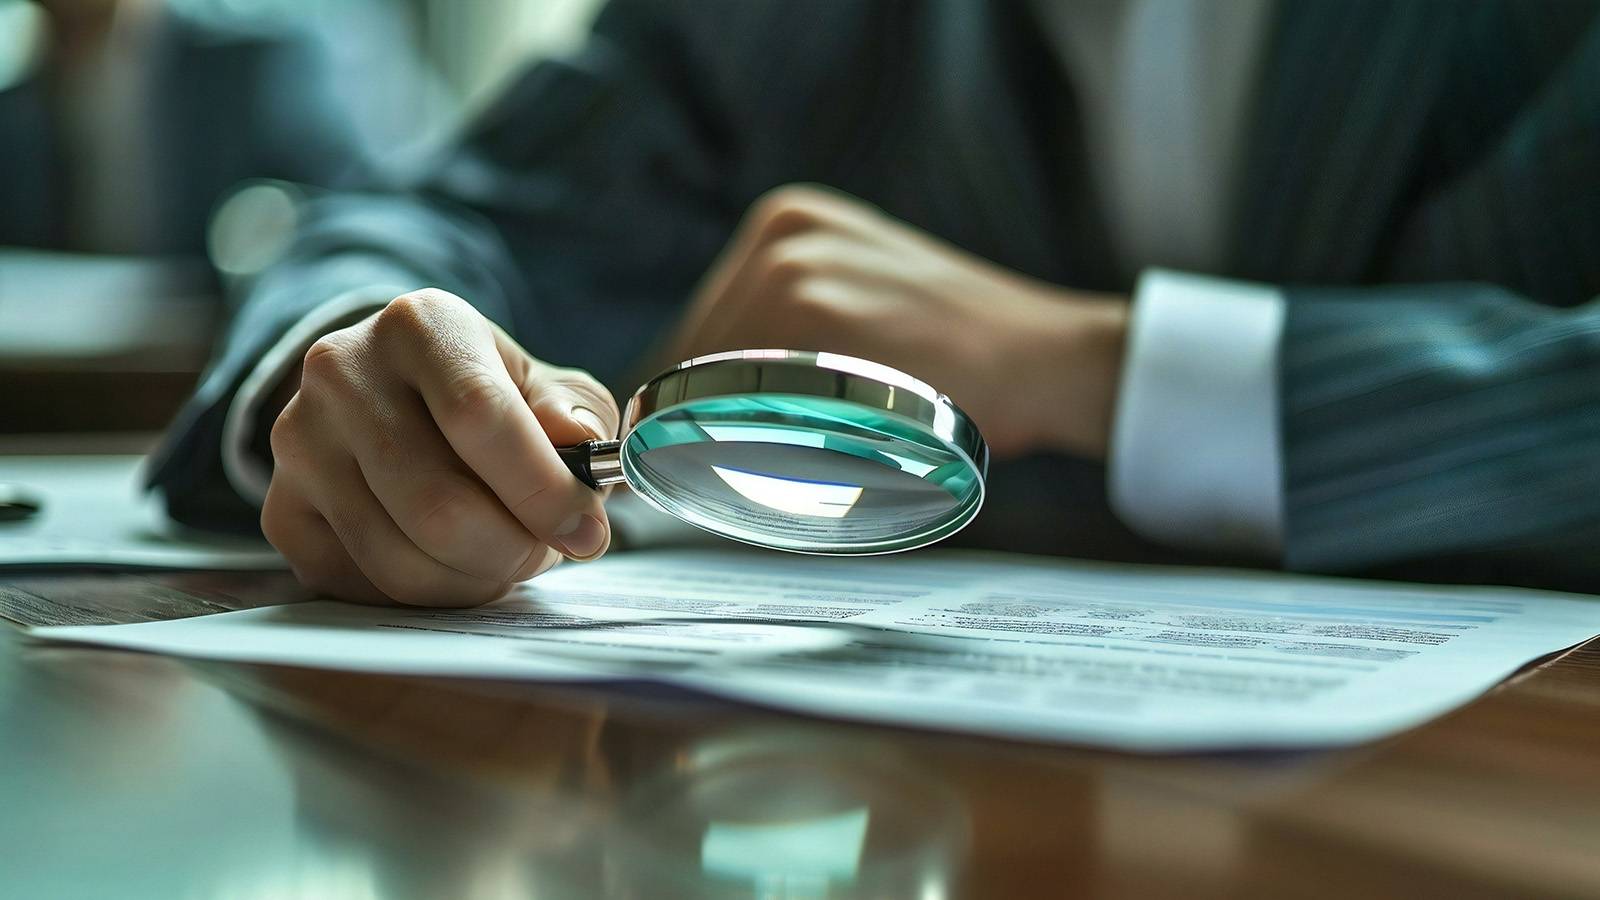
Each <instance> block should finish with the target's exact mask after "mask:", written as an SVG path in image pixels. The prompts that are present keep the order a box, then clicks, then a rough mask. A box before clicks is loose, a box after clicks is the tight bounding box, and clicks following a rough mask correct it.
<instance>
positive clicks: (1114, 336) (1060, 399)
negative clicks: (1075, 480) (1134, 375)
mask: <svg viewBox="0 0 1600 900" xmlns="http://www.w3.org/2000/svg"><path fill="white" fill-rule="evenodd" d="M1041 324H1042V325H1043V327H1037V328H1035V329H1033V330H1032V336H1033V341H1034V345H1035V350H1034V352H1033V354H1032V355H1031V357H1030V358H1031V359H1032V360H1033V361H1034V362H1033V366H1032V371H1033V372H1034V373H1035V374H1034V375H1033V376H1032V377H1030V379H1029V381H1030V383H1031V384H1033V385H1035V386H1036V392H1035V395H1034V396H1035V399H1034V401H1033V408H1034V410H1035V412H1034V415H1035V416H1036V417H1037V423H1038V427H1039V431H1040V439H1039V441H1038V443H1039V449H1042V450H1047V451H1052V452H1057V453H1068V454H1071V455H1073V456H1080V457H1084V458H1087V459H1095V460H1103V459H1105V458H1106V456H1107V454H1108V452H1109V448H1110V444H1111V426H1112V421H1113V420H1114V418H1115V416H1116V409H1117V387H1118V384H1119V382H1120V381H1121V378H1122V364H1123V357H1124V355H1125V352H1126V343H1127V336H1128V299H1127V298H1126V297H1123V296H1120V295H1115V294H1085V293H1077V292H1071V293H1066V294H1065V296H1058V297H1056V298H1053V302H1052V303H1051V304H1050V309H1049V311H1048V314H1047V315H1046V316H1044V317H1043V322H1042V323H1041Z"/></svg>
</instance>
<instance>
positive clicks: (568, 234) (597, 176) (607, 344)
mask: <svg viewBox="0 0 1600 900" xmlns="http://www.w3.org/2000/svg"><path fill="white" fill-rule="evenodd" d="M667 12H671V10H670V8H668V6H667V5H665V4H655V3H648V2H629V3H617V4H613V5H612V6H611V7H609V8H608V9H607V10H606V11H605V12H604V13H603V14H602V16H601V18H600V19H599V20H598V21H597V23H596V26H595V31H594V34H593V36H592V38H591V39H590V41H589V43H588V44H587V46H586V47H585V49H584V50H583V51H582V52H581V53H579V54H578V55H576V56H574V57H572V58H569V59H565V60H552V61H547V62H543V63H540V64H537V65H535V66H533V67H531V68H530V69H529V70H527V71H526V72H525V73H524V74H523V75H522V76H521V77H520V78H518V79H516V80H515V81H514V82H513V83H512V84H511V86H510V87H509V89H508V90H507V91H506V92H505V93H504V94H503V95H502V96H501V98H500V100H499V101H498V102H497V103H496V104H495V105H494V106H493V107H491V108H490V109H488V110H486V111H485V112H484V114H482V115H481V116H480V117H479V118H478V119H477V120H476V122H475V124H474V125H473V126H472V127H471V128H470V129H469V130H468V131H467V132H466V133H465V134H464V135H463V136H462V137H461V139H460V140H458V141H457V142H455V143H453V144H452V145H451V147H450V148H449V149H448V150H447V151H445V152H444V153H442V154H441V155H440V156H439V158H438V159H436V160H435V161H434V162H433V163H432V164H430V165H429V166H428V167H427V171H426V173H425V174H424V175H423V176H422V177H419V178H417V179H415V180H414V181H412V182H411V183H410V184H409V186H406V187H404V188H402V189H390V190H375V191H372V192H367V193H354V192H350V193H340V194H333V195H325V196H322V197H320V198H318V199H316V200H313V201H311V202H310V203H309V204H307V206H306V208H305V211H304V217H303V223H302V225H301V227H300V228H299V230H298V232H297V237H296V239H295V241H294V243H293V245H292V247H291V248H290V250H289V251H288V252H287V253H286V255H285V257H284V258H283V259H282V260H281V261H280V262H279V263H278V264H276V265H274V266H272V267H271V268H269V269H268V270H267V271H266V272H265V273H264V274H263V275H262V276H261V277H260V278H259V279H258V280H257V281H256V282H255V283H253V284H251V285H249V286H247V287H246V289H245V290H243V291H242V292H241V293H242V298H243V300H242V304H241V306H240V308H239V310H238V312H237V315H236V316H235V318H234V319H233V322H232V324H231V326H230V327H229V329H228V331H227V334H226V338H225V341H224V343H223V346H222V348H221V350H220V352H219V354H218V355H217V357H216V360H215V362H214V364H213V365H212V367H211V369H210V370H209V371H208V372H207V373H206V374H205V375H204V376H203V378H202V383H201V386H200V388H199V390H198V391H197V393H196V395H195V397H194V398H193V399H192V400H191V401H190V403H189V404H188V405H187V407H186V408H185V409H184V410H183V411H182V413H181V414H180V416H179V419H178V421H177V422H176V423H175V424H174V426H173V427H172V428H171V429H170V430H169V434H168V438H167V441H166V443H165V444H164V446H163V447H162V448H161V449H160V450H159V451H158V452H157V454H156V456H155V457H154V458H153V460H152V466H151V469H150V471H151V473H152V474H151V478H150V483H151V485H152V487H154V488H156V489H158V490H159V491H160V492H161V493H162V494H163V496H164V498H165V500H166V503H167V509H168V512H169V514H171V515H172V516H173V518H175V519H177V520H179V521H182V522H185V523H188V524H191V525H196V526H200V527H208V528H220V529H226V530H237V531H251V530H254V529H255V528H256V527H257V526H256V517H257V511H256V508H255V505H254V504H253V503H251V502H250V501H249V500H247V499H246V498H245V497H242V496H240V492H239V491H238V490H236V489H235V488H234V487H233V486H232V485H231V484H230V482H229V479H228V478H227V473H226V472H225V470H224V466H223V463H222V459H223V454H222V450H221V443H222V440H223V432H224V423H225V420H226V418H227V410H228V408H229V406H230V402H231V398H232V397H233V396H234V394H235V392H237V391H238V389H239V387H240V385H241V383H242V382H244V381H245V380H246V378H247V377H248V376H249V374H250V372H251V371H252V370H253V369H254V367H255V364H256V362H257V361H258V360H260V359H261V357H262V355H263V354H264V353H265V352H266V351H267V349H268V348H269V347H271V346H273V345H274V344H277V343H278V342H279V341H280V340H281V339H282V338H283V337H284V336H285V335H286V334H288V333H289V332H290V330H291V329H292V328H294V327H295V325H296V323H297V322H299V321H300V320H301V319H302V318H303V317H304V316H306V315H307V314H308V313H310V312H311V311H312V310H314V309H317V308H319V307H322V306H323V305H325V304H326V303H328V301H330V300H331V299H333V298H335V297H339V296H341V295H346V294H348V293H350V292H353V291H361V290H363V289H366V290H371V289H373V288H374V286H378V285H381V286H384V289H385V290H388V291H392V293H391V294H390V296H393V293H399V292H401V291H404V290H410V289H415V288H420V287H424V286H432V287H440V288H443V289H445V290H449V291H451V292H454V293H456V294H459V295H461V296H462V297H465V298H467V299H468V300H469V301H470V302H472V303H473V304H474V305H475V306H477V307H478V308H479V309H480V311H482V312H483V313H484V314H485V315H486V316H488V317H489V318H491V319H493V320H495V321H496V322H498V323H499V324H500V325H502V326H503V327H505V328H506V329H507V330H508V331H509V332H510V333H511V334H513V335H514V336H515V337H516V338H517V339H518V340H519V341H520V342H521V343H522V344H523V345H524V346H525V347H527V348H528V350H529V351H530V352H531V353H533V354H534V355H536V356H539V357H541V358H544V359H547V360H550V361H552V362H555V363H558V364H562V365H573V366H580V367H583V368H586V369H589V370H590V371H592V372H594V373H595V374H596V376H597V377H599V378H600V379H601V380H602V381H604V382H606V383H607V384H608V385H610V386H612V387H613V389H617V388H619V387H620V386H621V385H622V383H623V381H624V379H625V377H626V375H627V374H630V373H628V372H627V370H628V368H629V367H630V366H631V365H633V364H634V363H635V362H636V361H637V360H638V359H639V358H641V357H643V356H644V355H645V351H646V349H647V345H648V344H649V343H650V342H651V341H652V340H654V338H655V336H656V335H657V334H658V333H659V332H660V330H661V329H662V327H663V326H664V325H665V323H667V322H668V321H670V318H671V316H672V315H673V312H674V310H675V309H676V307H677V305H678V304H679V303H680V302H681V301H682V300H683V298H684V297H686V296H687V294H688V293H689V292H690V290H691V289H692V287H693V284H694V282H695V280H696V279H697V278H698V277H699V275H700V273H701V272H703V271H704V270H705V268H706V267H707V266H708V265H709V264H710V261H711V259H712V258H713V257H714V255H715V254H716V252H717V251H718V249H719V248H720V247H721V245H722V242H723V240H724V239H725V237H726V235H727V234H728V232H729V231H730V230H731V228H732V224H733V220H734V217H735V216H736V215H737V213H738V212H739V211H740V210H741V209H742V207H737V206H732V205H730V204H727V203H725V202H721V201H720V200H719V195H718V192H717V190H716V186H717V185H718V183H719V181H718V177H717V176H718V173H719V172H721V171H723V170H724V165H725V161H726V157H727V155H728V154H729V153H730V152H731V150H730V148H729V147H728V146H727V142H726V140H725V139H724V138H723V136H724V135H725V134H726V133H727V130H726V129H724V128H721V127H720V123H719V122H718V121H717V120H716V117H715V115H714V114H713V113H712V111H711V110H712V107H713V104H711V103H710V102H709V101H708V100H706V99H705V98H704V97H702V96H701V95H700V92H699V88H700V86H701V85H702V84H704V83H706V82H708V81H709V79H706V78H704V77H703V76H701V75H698V74H697V73H696V72H695V71H693V70H691V69H689V68H686V67H687V66H689V65H690V63H691V61H692V60H693V59H694V58H695V54H691V53H687V52H685V51H684V50H683V48H682V47H681V46H679V41H680V39H681V37H682V36H681V35H679V34H678V33H677V32H676V31H675V28H676V26H677V25H679V24H681V21H680V20H682V19H683V18H685V17H684V16H674V15H666V14H665V13H667ZM262 430H263V431H264V429H262Z"/></svg>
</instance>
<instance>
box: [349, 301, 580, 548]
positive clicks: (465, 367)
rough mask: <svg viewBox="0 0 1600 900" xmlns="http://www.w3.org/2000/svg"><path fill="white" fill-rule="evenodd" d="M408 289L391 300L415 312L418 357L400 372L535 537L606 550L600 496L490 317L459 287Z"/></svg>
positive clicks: (411, 333)
mask: <svg viewBox="0 0 1600 900" xmlns="http://www.w3.org/2000/svg"><path fill="white" fill-rule="evenodd" d="M408 296H412V297H414V298H415V299H410V300H405V302H404V303H403V304H402V301H401V300H397V301H395V303H391V304H390V307H391V308H393V307H394V306H395V305H396V304H402V305H401V308H400V309H399V310H397V311H396V312H395V313H393V314H392V317H393V318H399V319H402V320H403V319H408V318H415V319H416V320H417V321H414V322H410V323H407V324H405V326H404V328H403V330H404V331H405V332H407V334H408V340H410V341H411V342H412V344H413V347H414V348H415V349H416V351H417V353H418V355H419V356H420V358H419V359H417V360H415V361H414V362H415V364H414V365H411V366H403V367H400V368H401V372H400V377H401V378H402V379H405V380H406V381H407V382H408V383H409V384H411V385H412V386H413V387H414V388H416V390H417V391H418V393H420V394H421V395H422V399H423V402H424V403H426V404H427V407H428V411H429V414H430V415H432V417H433V420H434V422H435V423H436V424H437V425H438V426H439V430H440V431H441V432H442V433H443V434H444V437H445V440H447V441H448V442H449V444H450V447H451V448H452V449H453V450H454V451H455V452H456V455H457V456H459V457H460V458H461V460H462V462H464V463H466V464H467V466H468V467H469V468H471V469H472V471H473V472H474V473H475V474H476V475H477V476H478V477H479V478H480V479H482V481H483V483H484V484H485V485H486V486H487V487H488V488H489V490H490V491H492V492H493V493H494V495H495V496H496V497H498V498H499V500H500V502H501V503H502V504H504V505H505V508H506V509H507V510H509V511H510V512H511V514H512V515H513V516H515V517H516V519H517V521H519V522H521V523H522V525H523V527H525V528H527V529H528V531H529V532H531V533H532V534H533V535H534V536H536V537H538V538H539V539H540V540H542V541H545V542H546V543H548V544H550V545H552V546H554V547H556V548H558V549H560V550H561V551H562V552H563V553H564V554H566V555H567V556H569V557H572V558H574V559H591V558H593V557H595V556H598V555H600V553H601V552H602V551H603V550H604V549H605V547H606V544H607V543H608V541H609V539H610V534H609V529H608V528H607V527H606V524H605V522H606V518H605V510H604V508H603V507H602V505H601V500H600V496H599V494H598V493H596V492H595V491H594V490H593V489H592V488H590V487H589V486H588V485H586V484H584V483H583V482H581V481H579V480H578V478H577V477H576V476H575V475H573V474H572V472H571V471H570V470H569V469H568V468H567V467H566V464H565V463H563V462H562V461H561V457H560V456H558V455H557V454H556V449H555V447H554V445H553V444H552V443H551V441H550V438H549V436H548V435H546V434H545V432H544V429H543V428H542V427H541V426H540V424H539V420H538V418H537V417H535V416H534V413H533V410H532V409H531V408H530V407H529V405H528V401H527V400H526V399H525V398H524V397H523V395H522V392H521V390H520V389H519V388H518V386H517V384H516V383H515V382H514V381H513V380H512V378H511V375H510V373H509V371H508V367H507V361H506V360H505V359H504V358H502V356H501V352H502V351H501V348H500V347H499V346H498V345H497V343H496V341H495V335H494V331H493V329H492V327H491V326H490V324H489V322H488V320H487V319H485V318H483V317H482V316H481V315H480V314H479V313H478V312H477V311H476V310H473V309H472V308H471V307H469V306H467V304H466V302H465V301H463V300H461V299H460V298H457V297H454V296H452V295H448V294H442V293H441V294H436V295H420V296H419V295H408ZM402 299H404V298H402ZM386 312H387V310H386ZM380 322H381V320H380ZM418 336H421V340H418ZM507 352H517V353H520V352H521V348H518V347H514V346H513V347H511V348H508V350H507Z"/></svg>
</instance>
